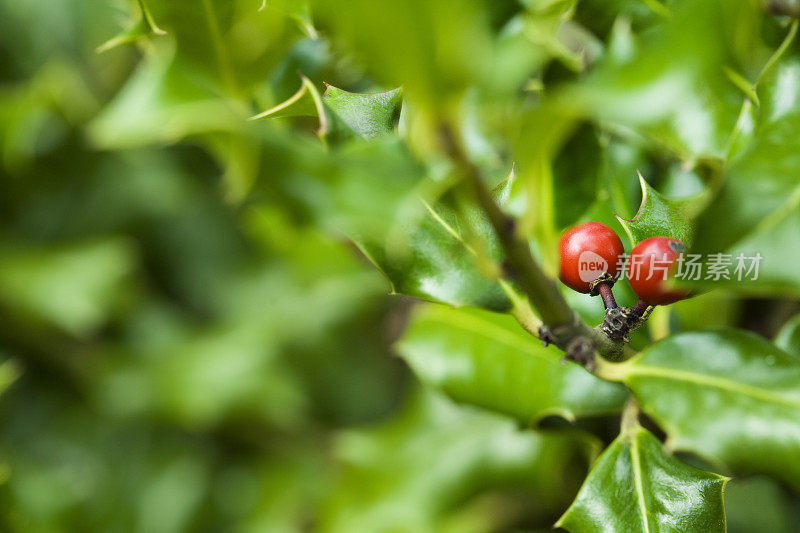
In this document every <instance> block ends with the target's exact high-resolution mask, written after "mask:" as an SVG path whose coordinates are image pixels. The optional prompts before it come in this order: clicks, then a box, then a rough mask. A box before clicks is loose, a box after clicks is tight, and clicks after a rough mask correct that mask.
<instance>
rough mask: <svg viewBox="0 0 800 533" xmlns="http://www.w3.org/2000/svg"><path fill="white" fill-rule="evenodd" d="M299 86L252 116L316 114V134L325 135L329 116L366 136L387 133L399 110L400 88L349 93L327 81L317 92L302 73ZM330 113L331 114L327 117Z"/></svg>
mask: <svg viewBox="0 0 800 533" xmlns="http://www.w3.org/2000/svg"><path fill="white" fill-rule="evenodd" d="M301 78H302V84H301V86H300V89H298V91H297V92H296V93H295V94H293V95H292V96H291V97H290V98H288V99H287V100H285V101H283V102H281V103H280V104H278V105H276V106H274V107H272V108H270V109H267V110H266V111H264V112H262V113H259V114H257V115H255V116H254V117H252V119H251V120H258V119H262V118H283V117H317V118H318V119H319V124H320V126H319V130H318V134H319V135H320V136H324V135H325V134H326V133H327V131H328V129H329V122H330V119H331V118H335V119H338V121H340V122H342V123H343V124H344V125H345V126H346V127H347V128H349V129H350V130H351V133H353V134H355V135H358V136H361V137H364V138H366V139H370V138H374V137H378V136H380V135H384V134H387V133H390V132H391V131H392V130H393V128H394V124H393V120H394V118H395V117H396V116H397V115H398V113H399V111H400V105H401V102H402V91H401V90H400V89H399V88H398V89H394V90H391V91H385V92H377V93H351V92H347V91H344V90H342V89H339V88H337V87H334V86H332V85H330V84H326V90H325V92H324V93H323V94H322V95H320V94H319V92H318V90H317V88H316V87H315V86H314V84H313V83H312V82H311V81H310V80H309V79H308V78H306V77H305V76H301ZM330 114H332V115H333V117H329V115H330Z"/></svg>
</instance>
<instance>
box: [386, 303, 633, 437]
mask: <svg viewBox="0 0 800 533" xmlns="http://www.w3.org/2000/svg"><path fill="white" fill-rule="evenodd" d="M398 349H399V351H400V354H401V355H402V356H403V358H404V359H405V360H406V361H407V362H408V364H409V365H410V366H411V368H412V370H414V373H415V374H416V375H417V376H418V377H419V379H420V380H421V381H423V382H424V383H427V384H429V385H431V386H433V387H436V388H438V389H440V390H442V391H444V392H445V393H447V394H448V395H449V396H450V397H451V398H453V399H454V400H456V401H458V402H463V403H468V404H471V405H477V406H479V407H483V408H485V409H490V410H493V411H498V412H500V413H503V414H506V415H509V416H512V417H514V418H516V419H518V420H520V421H521V422H523V423H526V424H530V423H533V422H536V421H538V420H539V419H541V418H542V417H544V416H547V415H558V416H562V417H564V418H566V419H569V420H572V419H574V418H576V417H578V416H591V415H599V414H606V413H613V412H618V411H619V410H620V409H621V407H622V404H623V403H624V402H625V399H626V398H627V397H628V393H627V391H626V390H625V389H624V387H619V386H618V385H617V384H614V383H609V382H607V381H603V380H601V379H598V378H596V377H595V376H593V375H592V374H590V373H589V372H587V371H586V370H585V369H583V368H581V367H580V366H578V365H576V364H574V363H567V364H564V363H563V362H562V358H563V354H562V353H561V352H560V351H559V350H558V349H556V348H555V347H547V348H545V347H543V346H542V343H541V342H540V341H539V340H538V339H536V338H535V337H533V336H531V335H530V334H529V333H527V332H526V331H525V330H523V329H522V328H521V327H520V326H519V324H517V322H516V321H515V320H514V319H513V318H511V317H510V316H506V315H503V314H498V313H490V312H487V311H482V310H479V309H452V308H448V307H446V306H441V305H426V306H424V307H421V308H419V309H418V310H417V312H416V313H415V314H414V316H413V318H412V320H411V324H410V326H409V328H408V329H407V331H406V333H405V334H404V335H403V337H402V339H401V340H400V342H399V344H398Z"/></svg>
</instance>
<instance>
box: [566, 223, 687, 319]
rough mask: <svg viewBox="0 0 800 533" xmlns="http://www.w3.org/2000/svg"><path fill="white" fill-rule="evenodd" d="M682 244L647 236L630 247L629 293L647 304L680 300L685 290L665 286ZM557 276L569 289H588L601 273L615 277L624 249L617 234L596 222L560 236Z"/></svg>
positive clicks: (684, 294)
mask: <svg viewBox="0 0 800 533" xmlns="http://www.w3.org/2000/svg"><path fill="white" fill-rule="evenodd" d="M685 249H686V247H685V246H684V245H683V243H682V242H681V241H679V240H677V239H671V238H669V237H650V238H648V239H645V240H643V241H641V242H640V243H639V244H637V245H636V246H634V248H633V250H631V253H630V255H629V256H628V264H627V276H628V283H629V284H630V286H631V288H632V289H633V292H635V293H636V295H637V296H638V297H639V298H640V299H641V300H642V301H644V302H646V303H647V304H650V305H666V304H671V303H674V302H677V301H678V300H682V299H683V298H685V297H686V294H687V292H686V291H680V290H675V289H674V288H672V289H670V288H669V276H670V275H671V274H673V273H674V272H673V271H674V269H675V266H676V264H677V262H678V258H679V257H680V254H681V253H682V252H683V251H684V250H685ZM559 252H560V258H561V269H560V274H559V277H560V278H561V281H563V282H564V283H565V284H566V285H567V286H569V287H570V288H572V289H574V290H576V291H578V292H582V293H589V292H591V290H592V288H591V284H592V282H593V281H595V280H597V279H598V278H600V277H602V276H603V275H604V274H608V275H610V276H611V277H612V278H614V279H616V278H617V277H618V275H619V271H620V268H621V267H622V261H621V260H620V258H622V257H623V254H624V249H623V247H622V241H621V240H620V239H619V236H618V235H617V234H616V233H615V232H614V230H612V229H611V228H609V227H608V226H606V225H605V224H601V223H599V222H586V223H584V224H580V225H578V226H575V227H573V228H570V229H569V230H567V231H565V232H564V233H563V234H562V235H561V242H560V250H559Z"/></svg>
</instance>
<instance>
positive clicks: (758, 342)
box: [599, 330, 800, 488]
mask: <svg viewBox="0 0 800 533" xmlns="http://www.w3.org/2000/svg"><path fill="white" fill-rule="evenodd" d="M599 375H600V376H601V377H605V378H607V379H612V380H618V381H622V382H623V383H625V384H626V385H627V386H628V388H630V389H631V391H632V392H633V394H634V396H635V397H636V399H637V400H638V402H639V405H641V408H642V410H643V411H644V412H645V413H647V415H649V416H650V417H652V418H653V419H654V420H655V421H656V422H657V423H658V424H659V425H660V426H661V427H663V428H664V429H665V430H666V432H667V435H668V437H669V438H668V440H667V446H668V447H669V448H671V449H675V450H684V451H690V452H693V453H696V454H697V455H699V456H701V457H703V458H706V459H707V460H709V461H712V462H715V463H716V464H720V465H724V466H727V467H729V468H731V469H733V470H734V471H736V472H742V473H763V474H768V475H771V476H774V477H776V478H778V479H782V480H783V481H785V482H786V483H787V484H789V485H791V486H793V487H795V488H800V461H798V460H797V459H798V457H800V359H798V358H797V357H795V356H793V355H790V354H788V353H786V352H784V351H782V350H780V349H778V348H776V347H775V346H774V345H773V344H772V343H770V342H768V341H766V340H764V339H762V338H760V337H758V336H756V335H753V334H750V333H745V332H743V331H737V330H707V331H697V332H691V333H683V334H680V335H675V336H672V337H669V338H667V339H665V340H663V341H661V342H658V343H656V344H653V345H651V346H650V347H649V348H647V349H645V350H644V351H642V352H640V353H639V355H637V356H636V357H634V358H633V359H630V360H629V361H627V362H625V363H620V364H613V363H608V364H605V363H604V364H602V365H601V368H600V370H599Z"/></svg>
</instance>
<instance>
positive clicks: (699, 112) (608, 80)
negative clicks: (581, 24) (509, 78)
mask: <svg viewBox="0 0 800 533" xmlns="http://www.w3.org/2000/svg"><path fill="white" fill-rule="evenodd" d="M759 17H760V12H759V10H758V9H757V7H756V5H755V4H753V3H751V2H748V1H746V0H740V1H719V0H709V1H705V2H685V3H678V4H675V6H674V10H673V11H672V13H671V16H669V17H668V18H667V19H665V21H664V22H663V23H662V24H659V25H657V26H656V27H654V28H652V30H651V31H648V32H647V34H646V37H645V36H644V35H640V36H639V37H640V38H639V39H638V40H633V39H631V40H629V41H627V43H626V44H627V46H625V47H624V52H621V51H620V50H619V48H616V49H615V50H614V53H613V54H609V55H607V56H605V57H603V58H602V59H601V60H600V61H598V63H597V65H596V67H595V68H594V69H592V71H591V72H590V73H589V74H588V75H587V76H586V77H585V78H584V79H582V80H581V81H580V82H579V83H578V84H576V85H575V86H572V87H570V88H568V89H567V91H566V93H565V94H564V105H566V106H574V107H577V108H579V110H580V113H581V114H583V115H585V116H587V117H593V118H595V119H597V120H599V121H602V122H604V123H607V124H609V125H613V126H618V127H619V126H621V127H622V129H632V130H633V131H635V132H636V133H637V134H640V135H644V136H646V137H647V138H648V140H649V141H650V142H651V143H652V144H655V145H657V146H658V147H659V148H660V149H662V150H663V149H666V150H667V151H669V152H672V153H675V154H676V155H677V156H678V157H680V158H681V159H683V160H684V161H691V160H694V159H696V158H698V157H711V158H722V157H724V155H725V154H726V151H727V146H728V141H729V137H730V132H731V131H732V130H733V128H734V126H735V124H736V122H737V119H738V117H739V114H740V108H741V105H742V101H743V100H744V99H745V98H746V96H745V95H744V94H743V93H742V92H741V90H740V89H739V88H738V87H737V86H736V85H734V84H733V83H731V81H730V79H729V78H728V77H727V76H726V75H725V73H724V70H723V68H722V66H725V65H728V66H734V65H736V64H737V63H744V66H746V67H749V66H750V64H751V63H752V62H753V57H752V56H753V55H754V51H755V50H757V49H758V48H757V46H756V45H758V39H757V37H758V26H757V25H756V24H754V21H757V20H759ZM742 19H744V20H745V21H746V22H747V21H749V23H748V24H737V22H739V21H741V20H742ZM734 35H735V36H736V38H735V39H733V38H732V37H733V36H734ZM741 42H752V43H753V47H752V48H751V49H750V50H747V53H746V54H741V55H740V54H739V49H738V47H739V46H740V44H739V43H741ZM616 44H619V43H616ZM737 56H740V57H737Z"/></svg>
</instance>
